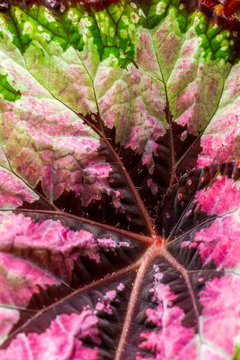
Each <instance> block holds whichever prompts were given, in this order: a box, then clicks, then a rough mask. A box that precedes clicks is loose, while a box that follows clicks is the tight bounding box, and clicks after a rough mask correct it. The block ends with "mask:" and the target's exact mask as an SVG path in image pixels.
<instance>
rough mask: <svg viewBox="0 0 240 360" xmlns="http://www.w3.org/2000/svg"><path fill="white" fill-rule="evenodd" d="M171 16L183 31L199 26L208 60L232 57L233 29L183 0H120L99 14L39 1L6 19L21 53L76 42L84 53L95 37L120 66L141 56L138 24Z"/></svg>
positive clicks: (154, 23) (149, 24)
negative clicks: (55, 9)
mask: <svg viewBox="0 0 240 360" xmlns="http://www.w3.org/2000/svg"><path fill="white" fill-rule="evenodd" d="M169 14H171V16H174V17H175V18H176V20H177V23H178V27H179V30H180V32H181V33H182V34H183V35H184V34H185V33H186V32H187V31H188V29H189V28H190V27H192V26H193V24H194V26H195V31H196V34H197V36H199V39H200V41H201V47H202V48H203V49H204V57H205V58H206V59H208V58H209V59H211V60H213V59H224V60H225V61H232V59H233V56H234V42H235V39H234V37H233V36H232V34H231V33H230V31H227V30H221V28H219V27H217V26H216V25H213V24H212V23H210V22H209V21H208V20H206V19H205V17H204V15H202V14H199V13H196V12H195V13H193V14H191V15H189V14H188V13H187V10H186V8H185V6H184V5H183V4H180V2H179V1H178V0H162V1H158V0H151V1H150V2H149V3H148V4H147V5H146V4H145V5H144V4H143V5H141V6H139V5H137V4H135V3H134V2H130V3H129V2H127V1H121V2H120V1H119V2H117V3H115V4H112V5H110V6H109V7H108V8H107V9H105V10H102V11H99V12H95V11H94V10H91V9H90V10H88V11H87V10H86V9H83V8H81V7H80V6H79V5H78V6H77V8H70V9H66V10H65V11H64V12H60V11H58V12H54V13H53V12H51V11H49V10H47V9H46V8H45V7H43V6H38V5H36V4H35V5H33V6H31V7H29V8H28V10H27V9H25V8H23V7H22V8H20V7H13V8H12V10H11V13H8V14H7V15H6V20H7V27H8V30H9V32H10V33H11V35H12V42H13V44H14V45H15V46H16V47H17V48H18V49H19V50H20V52H21V53H22V54H24V53H25V52H26V49H27V48H28V47H29V46H30V45H31V44H34V46H39V47H40V48H42V51H46V52H47V53H51V52H52V45H51V44H53V43H55V44H58V45H60V47H61V49H62V50H63V51H64V52H65V51H67V50H68V49H69V47H71V46H72V47H73V48H74V49H75V50H78V51H83V49H84V46H85V45H86V43H88V41H89V38H92V41H93V43H94V45H95V46H96V49H97V52H98V55H99V59H100V60H105V59H107V58H108V57H109V56H110V55H114V56H115V58H116V59H117V61H118V63H119V65H120V66H124V67H125V66H126V65H127V64H129V63H130V62H132V61H134V59H135V57H136V37H137V33H138V28H139V26H142V27H143V28H148V29H152V30H154V29H155V28H156V27H158V26H159V25H160V24H161V23H163V22H164V21H165V19H167V18H168V16H169Z"/></svg>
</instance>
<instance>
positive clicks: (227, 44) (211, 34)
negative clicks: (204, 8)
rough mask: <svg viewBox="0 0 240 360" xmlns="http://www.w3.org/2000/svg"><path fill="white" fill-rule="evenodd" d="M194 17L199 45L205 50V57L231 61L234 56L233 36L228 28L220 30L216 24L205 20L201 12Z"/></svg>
mask: <svg viewBox="0 0 240 360" xmlns="http://www.w3.org/2000/svg"><path fill="white" fill-rule="evenodd" d="M194 19H195V24H196V26H195V31H196V33H197V35H198V36H199V38H200V39H201V46H202V48H203V49H204V50H205V55H204V56H205V58H210V59H211V60H214V59H224V60H225V61H231V60H232V59H233V57H234V43H235V40H234V37H233V36H232V34H231V32H230V31H229V30H222V29H221V27H219V26H218V25H217V24H212V23H210V22H209V21H207V20H206V19H205V17H204V15H203V14H198V15H197V17H196V16H193V21H194Z"/></svg>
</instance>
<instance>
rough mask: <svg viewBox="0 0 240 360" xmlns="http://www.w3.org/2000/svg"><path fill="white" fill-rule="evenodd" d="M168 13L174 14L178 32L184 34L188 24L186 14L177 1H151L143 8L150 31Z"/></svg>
mask: <svg viewBox="0 0 240 360" xmlns="http://www.w3.org/2000/svg"><path fill="white" fill-rule="evenodd" d="M170 11H173V12H174V13H175V15H176V18H177V21H178V24H179V28H180V30H181V31H182V32H185V31H186V28H187V23H188V13H187V10H186V7H185V6H184V5H183V4H180V1H178V0H162V1H158V0H152V1H151V2H150V4H149V5H148V6H147V7H146V8H145V13H146V16H147V19H148V24H149V27H150V28H151V29H152V28H154V27H155V26H156V25H158V24H159V23H160V22H161V21H162V20H163V19H164V18H165V17H166V16H167V15H168V14H169V12H170Z"/></svg>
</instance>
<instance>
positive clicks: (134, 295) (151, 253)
mask: <svg viewBox="0 0 240 360" xmlns="http://www.w3.org/2000/svg"><path fill="white" fill-rule="evenodd" d="M158 249H159V245H158V244H154V245H152V246H151V247H150V248H149V250H148V251H147V252H146V253H145V254H144V255H143V257H142V259H140V260H139V264H140V266H139V269H138V273H137V276H136V279H135V282H134V284H133V288H132V292H131V296H130V298H129V305H128V309H127V313H126V316H125V321H124V324H123V330H122V333H121V337H120V340H119V343H118V347H117V351H116V354H115V360H121V359H124V357H123V358H122V355H123V352H124V347H125V344H126V338H127V335H128V331H129V328H130V326H131V322H132V318H133V313H134V308H135V305H136V302H137V301H138V297H139V291H140V288H141V285H142V282H143V278H144V276H145V275H146V272H147V271H148V267H149V265H150V264H151V262H152V261H153V259H154V258H155V257H156V256H157V255H158V254H159V251H158Z"/></svg>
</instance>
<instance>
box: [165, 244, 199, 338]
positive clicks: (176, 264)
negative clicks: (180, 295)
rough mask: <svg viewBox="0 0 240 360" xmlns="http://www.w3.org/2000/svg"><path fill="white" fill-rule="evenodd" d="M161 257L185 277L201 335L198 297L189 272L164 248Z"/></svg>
mask: <svg viewBox="0 0 240 360" xmlns="http://www.w3.org/2000/svg"><path fill="white" fill-rule="evenodd" d="M161 255H162V256H163V257H164V258H165V259H166V260H167V261H168V262H169V264H171V265H172V266H173V267H174V268H175V269H176V270H177V271H178V272H179V273H180V274H181V275H182V277H183V279H184V281H185V283H186V285H187V289H188V292H189V295H190V297H191V300H192V304H193V309H194V313H195V316H196V321H197V331H198V333H199V331H200V329H199V316H200V314H199V310H198V307H197V302H196V297H195V294H194V292H193V288H192V285H191V282H190V280H189V276H188V272H187V270H186V269H184V267H183V266H182V265H181V264H180V263H179V262H178V261H177V260H176V259H175V258H174V257H173V256H172V255H171V254H170V253H169V252H168V251H167V250H166V249H165V248H164V247H162V249H161Z"/></svg>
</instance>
